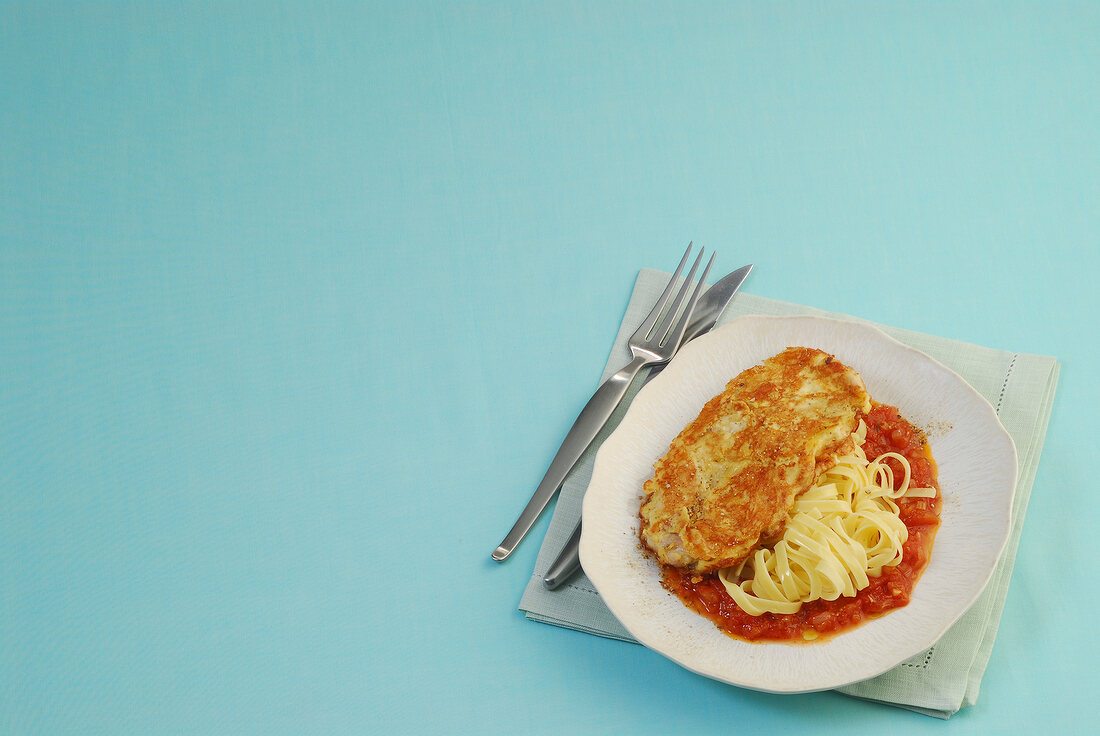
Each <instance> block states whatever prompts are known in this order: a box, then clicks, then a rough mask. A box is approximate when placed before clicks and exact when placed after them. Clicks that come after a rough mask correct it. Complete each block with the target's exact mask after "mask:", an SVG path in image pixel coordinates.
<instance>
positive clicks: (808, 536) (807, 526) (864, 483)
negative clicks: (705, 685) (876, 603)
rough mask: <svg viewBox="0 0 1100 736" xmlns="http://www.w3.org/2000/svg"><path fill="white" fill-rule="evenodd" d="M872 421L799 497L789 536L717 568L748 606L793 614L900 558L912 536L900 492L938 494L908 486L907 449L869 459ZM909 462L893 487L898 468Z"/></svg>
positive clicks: (854, 587) (846, 591)
mask: <svg viewBox="0 0 1100 736" xmlns="http://www.w3.org/2000/svg"><path fill="white" fill-rule="evenodd" d="M866 434H867V425H866V424H865V423H864V422H863V420H860V423H859V427H858V428H857V429H856V431H855V432H854V433H853V435H852V437H853V439H854V440H855V450H854V451H853V452H852V453H851V454H849V455H846V456H844V457H841V458H839V459H838V460H837V463H836V465H835V466H833V467H832V468H830V469H829V470H828V471H826V472H825V473H823V474H822V476H821V477H820V478H819V479H818V481H817V482H816V483H815V484H814V485H813V486H812V487H811V488H810V489H809V490H807V491H806V492H805V493H803V494H802V495H801V496H799V497H798V499H797V500H796V501H795V503H794V506H793V508H792V509H791V515H790V518H789V519H788V520H787V525H786V529H785V531H784V532H783V536H782V537H781V538H780V540H779V541H778V542H776V544H775V545H774V546H773V547H772V548H770V549H768V548H760V549H757V550H756V551H755V552H754V553H753V554H751V555H750V556H749V557H748V558H746V559H745V561H744V562H742V563H741V564H740V565H738V566H736V567H728V568H724V569H722V570H720V571H719V573H718V577H719V579H720V580H721V581H722V584H723V585H724V586H725V588H726V590H727V591H728V592H729V594H730V596H731V597H732V598H733V600H734V601H735V602H736V603H737V605H738V606H739V607H740V608H741V610H743V611H744V612H745V613H747V614H749V615H751V616H758V615H760V614H762V613H766V612H770V613H781V614H782V613H795V612H797V611H798V610H799V608H801V606H802V604H803V603H806V602H809V601H814V600H818V599H823V600H828V601H832V600H836V599H837V598H839V597H841V596H854V595H855V594H856V593H857V592H858V591H860V590H862V589H863V588H866V587H867V586H868V585H869V583H870V578H877V577H878V576H879V575H881V574H882V569H883V568H884V567H892V566H895V565H897V564H898V563H899V562H901V557H902V545H903V544H904V543H905V540H906V539H907V538H908V536H909V532H908V530H907V529H906V527H905V524H904V523H903V522H902V521H901V519H900V517H899V516H898V511H899V510H898V505H897V504H896V503H895V502H894V501H895V499H898V498H902V497H903V496H904V497H921V498H935V496H936V489H934V488H910V487H909V480H910V473H911V470H910V466H909V461H908V460H906V459H905V457H904V456H902V455H900V454H898V453H895V452H888V453H885V454H883V455H881V456H879V457H877V458H875V460H874V461H868V459H867V456H866V454H865V453H864V452H863V449H862V445H863V442H864V439H865V437H866ZM886 458H892V459H894V460H896V461H897V462H898V463H899V464H900V465H901V467H902V468H903V473H904V475H903V477H902V481H901V483H900V485H899V486H898V489H897V490H894V471H893V469H892V468H891V467H890V465H888V464H887V463H886V462H884V460H885V459H886Z"/></svg>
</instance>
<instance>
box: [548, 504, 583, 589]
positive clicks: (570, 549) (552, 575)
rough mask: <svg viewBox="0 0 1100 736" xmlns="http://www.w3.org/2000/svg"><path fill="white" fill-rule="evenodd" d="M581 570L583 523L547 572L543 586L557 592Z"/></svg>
mask: <svg viewBox="0 0 1100 736" xmlns="http://www.w3.org/2000/svg"><path fill="white" fill-rule="evenodd" d="M580 568H581V522H579V521H578V522H577V528H576V529H574V530H573V534H572V536H570V537H569V541H568V542H566V543H565V546H564V547H562V548H561V552H559V553H558V559H556V560H554V564H553V565H551V566H550V569H549V570H547V571H546V577H544V578H543V579H542V583H543V585H545V586H546V587H547V588H549V589H550V590H556V589H557V588H558V586H560V585H561V584H562V583H564V582H565V581H566V580H568V579H569V578H571V577H572V576H573V573H575V572H576V571H577V570H579V569H580Z"/></svg>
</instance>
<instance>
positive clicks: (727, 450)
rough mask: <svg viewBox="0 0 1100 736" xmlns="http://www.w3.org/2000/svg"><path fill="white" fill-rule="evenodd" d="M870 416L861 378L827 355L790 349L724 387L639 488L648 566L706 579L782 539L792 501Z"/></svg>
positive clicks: (844, 448)
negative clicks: (650, 554) (652, 558)
mask: <svg viewBox="0 0 1100 736" xmlns="http://www.w3.org/2000/svg"><path fill="white" fill-rule="evenodd" d="M870 409H871V398H870V396H869V395H868V393H867V389H866V387H865V386H864V385H863V379H861V378H860V376H859V374H858V373H856V372H855V371H854V370H852V369H851V368H849V367H847V366H845V365H843V364H842V363H841V362H840V361H838V360H836V359H835V358H833V356H831V355H829V354H828V353H825V352H822V351H820V350H815V349H813V348H804V347H790V348H787V349H786V350H784V351H783V352H781V353H779V354H778V355H776V356H774V357H771V358H768V359H767V360H765V361H764V362H763V363H761V364H760V365H757V366H754V367H752V368H749V369H748V370H746V371H744V372H742V373H741V374H739V375H738V376H737V377H736V378H734V379H733V380H732V381H730V382H729V383H728V384H726V388H725V389H724V390H723V391H722V393H720V394H718V395H717V396H715V397H714V398H713V399H711V400H710V401H708V402H707V404H706V406H704V407H703V410H702V412H700V414H699V416H698V417H697V418H696V419H695V420H694V421H692V422H691V424H689V425H688V426H687V427H685V428H684V430H683V431H682V432H680V434H679V435H678V436H677V437H676V439H674V440H673V441H672V445H671V446H670V447H669V450H668V453H666V454H665V456H664V457H662V458H661V459H660V460H658V461H657V462H656V464H655V465H654V470H655V472H654V474H653V477H652V478H651V479H650V480H648V481H646V484H645V487H644V491H645V497H644V499H643V501H642V506H641V517H642V527H641V538H642V541H643V542H644V543H645V544H646V546H648V547H649V548H650V549H651V550H653V551H654V552H655V553H656V555H657V558H658V559H659V560H660V561H661V562H663V563H665V564H667V565H674V566H676V567H682V568H687V569H690V570H693V571H695V572H697V573H700V574H702V573H708V572H712V571H715V570H718V569H720V568H723V567H729V566H731V565H735V564H737V563H738V562H740V561H741V560H743V559H744V558H745V557H747V556H748V555H749V553H750V552H752V551H753V549H754V548H756V546H757V545H758V544H760V543H761V541H762V540H763V541H764V542H765V543H767V542H768V541H773V540H774V539H776V538H778V536H779V535H780V534H782V531H783V528H784V525H785V524H786V519H787V514H788V512H789V511H790V508H791V506H792V505H793V504H794V500H795V498H796V497H797V496H798V495H799V494H801V493H802V492H803V491H805V490H807V489H808V488H810V486H812V485H813V483H814V481H816V480H817V478H818V476H820V475H821V474H822V473H823V472H824V471H825V470H827V469H829V468H830V467H832V466H833V465H835V464H836V458H838V457H840V456H841V455H843V454H845V453H847V452H850V451H852V450H853V449H854V443H853V440H852V438H851V435H852V432H853V431H854V430H855V429H856V427H857V425H858V424H859V419H860V417H861V416H862V415H863V414H865V413H866V412H868V411H870Z"/></svg>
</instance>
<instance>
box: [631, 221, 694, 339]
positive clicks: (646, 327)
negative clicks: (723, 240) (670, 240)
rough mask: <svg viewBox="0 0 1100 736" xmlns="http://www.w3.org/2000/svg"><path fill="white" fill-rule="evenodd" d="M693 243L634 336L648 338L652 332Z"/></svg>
mask: <svg viewBox="0 0 1100 736" xmlns="http://www.w3.org/2000/svg"><path fill="white" fill-rule="evenodd" d="M694 242H695V241H692V242H690V243H688V247H687V250H685V251H684V257H683V258H681V259H680V265H679V266H677V267H676V273H674V274H672V278H670V279H669V280H668V285H667V286H666V287H665V290H664V292H663V293H662V294H661V297H660V298H659V299H658V300H657V303H656V304H655V305H654V306H653V311H651V312H650V313H649V316H647V317H646V318H645V321H644V322H642V324H641V326H640V327H639V328H638V330H637V331H636V332H635V333H634V334H635V335H642V336H645V337H648V336H649V333H650V331H652V330H653V325H655V324H656V323H657V318H658V317H660V316H661V312H662V311H663V310H664V308H665V303H666V302H667V301H668V295H669V294H671V293H672V287H673V286H674V285H675V284H676V279H678V278H680V272H681V271H683V270H684V264H685V263H687V259H688V255H690V254H691V246H692V245H693V244H694Z"/></svg>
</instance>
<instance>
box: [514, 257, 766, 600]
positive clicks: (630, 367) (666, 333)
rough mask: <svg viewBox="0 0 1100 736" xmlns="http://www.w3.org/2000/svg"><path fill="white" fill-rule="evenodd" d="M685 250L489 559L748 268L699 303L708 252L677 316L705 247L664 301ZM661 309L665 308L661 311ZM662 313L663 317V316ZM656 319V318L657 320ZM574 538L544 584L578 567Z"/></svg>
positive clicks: (708, 319)
mask: <svg viewBox="0 0 1100 736" xmlns="http://www.w3.org/2000/svg"><path fill="white" fill-rule="evenodd" d="M691 250H692V244H690V243H689V244H688V247H687V250H686V251H685V252H684V255H683V257H682V258H681V259H680V265H679V266H677V268H676V272H675V273H674V274H673V275H672V278H671V279H669V282H668V284H667V285H666V286H665V289H664V291H663V292H662V294H661V296H660V298H659V299H658V300H657V303H656V305H655V306H654V307H653V309H652V311H650V313H649V315H648V316H647V317H646V319H645V320H644V321H643V322H642V324H641V326H639V327H638V329H637V330H636V331H635V332H634V334H633V335H632V336H631V338H630V340H629V343H628V344H629V346H630V352H631V355H632V356H633V358H632V360H631V361H630V363H629V364H627V365H626V366H625V367H624V368H623V369H622V370H620V371H618V372H617V373H615V374H614V375H613V376H611V377H610V378H609V379H607V381H605V382H604V383H603V384H602V385H601V386H600V387H599V388H598V389H597V390H596V393H595V394H594V395H593V396H592V398H591V399H590V400H589V402H588V404H587V405H586V406H585V407H584V409H582V410H581V413H580V416H578V417H577V420H576V422H574V424H573V427H572V428H571V429H570V430H569V433H568V434H567V435H566V437H565V441H564V442H563V443H562V446H561V448H560V449H559V450H558V453H557V455H555V457H554V459H553V461H552V462H551V463H550V468H549V470H548V471H547V472H546V475H545V477H544V478H543V479H542V482H541V483H539V486H538V488H537V489H536V490H535V493H534V495H533V496H532V497H531V500H530V501H529V502H528V504H527V506H526V508H524V510H523V512H522V513H521V514H520V516H519V518H518V519H517V520H516V523H515V525H514V526H513V527H512V530H511V531H510V532H508V535H507V536H506V537H505V538H504V541H502V542H501V543H500V545H499V546H498V547H497V548H496V550H494V551H493V559H494V560H497V561H501V560H504V559H506V558H507V557H508V556H509V555H510V554H511V553H512V552H513V550H515V548H516V546H517V545H518V544H519V542H520V541H521V540H522V539H523V537H524V536H525V535H526V534H527V532H528V531H530V529H531V527H532V526H534V523H535V521H536V520H537V519H538V517H539V515H540V514H541V513H542V512H543V510H544V509H545V508H546V506H547V505H548V504H549V502H550V499H551V498H553V495H554V493H556V492H557V490H558V488H560V487H561V484H562V482H563V481H564V480H565V476H566V475H568V474H569V472H570V471H571V470H572V469H573V467H574V465H576V463H577V461H578V460H579V459H580V457H581V455H582V454H583V453H584V451H585V450H586V449H587V448H588V446H589V445H590V444H591V443H592V441H593V440H594V439H595V437H596V435H597V434H598V433H599V431H600V429H601V428H602V427H603V425H604V424H605V423H606V422H607V420H608V419H609V418H610V417H611V415H612V414H613V413H614V411H615V409H616V407H618V405H619V403H620V402H621V401H622V399H623V397H624V396H625V395H626V393H627V389H628V388H629V387H630V384H631V383H632V382H633V380H634V378H635V377H636V376H637V375H638V373H639V372H640V371H641V370H642V368H645V367H647V366H657V367H658V368H657V370H660V368H661V367H663V366H664V365H665V364H667V363H668V361H669V360H671V359H672V357H673V355H675V354H676V351H677V350H678V349H679V348H680V346H681V345H683V344H684V343H686V342H688V341H689V340H691V339H692V338H694V337H697V336H698V335H700V334H702V333H704V332H707V331H709V330H710V329H711V328H712V327H713V326H714V324H715V323H716V322H717V320H718V317H719V316H720V315H721V313H722V311H724V309H725V307H726V305H727V304H728V303H729V300H730V299H731V298H732V297H733V295H734V293H735V292H736V291H737V288H738V287H739V286H740V285H741V282H742V281H744V279H745V277H746V276H748V273H749V271H751V270H752V266H751V265H748V266H745V267H743V268H740V269H738V270H737V271H735V272H734V273H732V274H730V275H729V276H726V277H725V278H723V279H722V280H721V281H719V282H718V283H717V284H715V285H714V286H713V287H711V288H710V289H709V290H707V292H706V295H705V296H704V297H703V299H702V301H700V294H701V292H702V290H703V289H704V288H705V284H706V280H707V275H708V274H709V273H710V269H711V266H712V265H713V263H714V254H711V258H710V261H709V262H708V263H707V266H706V268H705V269H704V271H703V274H702V276H701V277H700V279H699V282H698V283H697V284H696V286H695V289H694V290H693V291H692V293H691V297H690V298H689V299H688V301H687V304H686V306H684V309H683V312H682V313H681V314H680V317H679V319H678V320H677V319H676V315H677V313H678V312H680V307H681V306H682V305H684V300H685V298H686V297H687V293H688V290H689V288H690V287H691V282H692V280H693V279H694V277H695V273H696V271H697V270H698V268H699V264H700V263H701V262H702V258H703V254H704V252H705V249H702V250H700V253H699V255H698V256H697V257H696V259H695V263H694V265H693V266H692V267H691V271H690V272H689V273H688V275H687V278H686V279H685V280H684V283H683V284H682V285H681V287H680V290H679V292H678V293H677V294H676V297H675V299H673V300H672V303H671V304H669V297H670V296H671V294H672V291H673V288H674V287H675V284H676V280H677V279H678V278H679V277H680V274H681V272H682V271H683V268H684V265H685V264H686V263H687V260H688V258H689V256H690V254H691ZM697 305H698V309H697ZM666 307H668V308H667V310H666ZM696 312H698V316H696V317H695V319H694V320H693V319H692V317H693V315H695V314H696ZM662 314H663V315H664V317H663V319H662ZM658 320H660V324H658ZM579 539H580V524H578V525H577V529H576V530H575V531H574V533H573V536H572V538H571V539H570V541H569V543H568V544H567V545H566V547H565V548H564V549H563V550H562V553H561V555H560V556H559V558H558V560H557V561H556V562H555V563H554V565H553V566H552V567H551V573H548V575H547V577H546V579H545V583H546V585H547V586H548V587H550V588H555V587H557V586H558V585H559V584H560V583H561V582H562V581H564V580H565V579H566V578H568V577H569V575H571V574H572V573H573V572H574V571H575V570H576V569H577V568H578V567H579V565H580V560H579V556H578V553H577V543H578V542H579Z"/></svg>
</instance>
